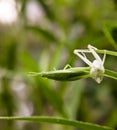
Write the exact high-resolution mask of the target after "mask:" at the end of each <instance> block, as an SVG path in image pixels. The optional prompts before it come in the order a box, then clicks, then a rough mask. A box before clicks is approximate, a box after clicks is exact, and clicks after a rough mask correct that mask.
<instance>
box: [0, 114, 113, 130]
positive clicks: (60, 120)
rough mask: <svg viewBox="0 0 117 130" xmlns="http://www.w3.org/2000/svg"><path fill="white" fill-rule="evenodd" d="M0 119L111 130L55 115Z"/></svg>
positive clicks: (89, 129) (87, 129) (94, 129)
mask: <svg viewBox="0 0 117 130" xmlns="http://www.w3.org/2000/svg"><path fill="white" fill-rule="evenodd" d="M0 120H23V121H31V122H39V123H40V122H42V123H51V124H61V125H67V126H74V127H77V128H80V129H82V130H112V128H110V127H107V126H100V125H97V124H92V123H87V122H82V121H75V120H70V119H64V118H56V117H46V116H32V117H0Z"/></svg>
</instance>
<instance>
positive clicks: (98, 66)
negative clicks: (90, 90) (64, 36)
mask: <svg viewBox="0 0 117 130" xmlns="http://www.w3.org/2000/svg"><path fill="white" fill-rule="evenodd" d="M96 50H97V48H95V47H93V46H91V45H88V50H83V49H75V50H74V54H76V55H77V56H79V57H80V58H81V59H82V60H83V61H84V62H85V63H86V64H88V65H89V67H90V75H91V77H92V78H93V79H95V81H96V82H97V83H101V81H102V80H103V75H104V72H105V68H104V62H105V58H106V52H105V53H104V56H103V59H101V58H100V56H99V55H98V54H97V53H96ZM85 53H92V55H93V56H94V58H95V60H94V61H93V62H91V61H90V60H89V59H87V57H86V55H85Z"/></svg>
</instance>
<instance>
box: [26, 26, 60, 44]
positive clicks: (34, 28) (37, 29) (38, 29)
mask: <svg viewBox="0 0 117 130" xmlns="http://www.w3.org/2000/svg"><path fill="white" fill-rule="evenodd" d="M25 28H26V29H27V30H31V31H33V32H34V33H37V34H39V35H41V36H42V37H44V38H45V39H47V40H49V41H52V42H56V41H58V40H57V37H56V36H55V35H54V34H53V33H52V32H50V31H48V30H46V29H43V28H41V27H39V26H26V27H25Z"/></svg>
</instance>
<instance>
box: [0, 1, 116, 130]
mask: <svg viewBox="0 0 117 130" xmlns="http://www.w3.org/2000/svg"><path fill="white" fill-rule="evenodd" d="M88 44H91V45H93V46H95V47H97V48H100V49H108V50H115V51H116V50H117V1H116V0H0V116H35V115H36V116H39V115H46V116H59V117H65V118H70V119H75V120H80V121H87V122H92V123H97V124H101V125H107V126H111V127H114V128H115V129H117V81H116V80H111V79H108V78H104V80H103V82H102V83H101V84H97V83H96V82H95V81H94V80H92V79H86V80H84V79H83V80H78V81H74V82H58V81H53V80H48V79H43V78H40V77H38V76H37V77H31V76H28V72H32V71H34V72H42V71H49V70H54V69H63V68H64V67H65V65H66V64H70V65H71V66H72V67H75V66H87V65H86V64H85V63H83V62H82V61H81V59H79V58H78V57H77V56H75V55H74V54H73V50H74V49H76V48H87V45H88ZM116 59H117V58H116V57H112V56H107V58H106V61H105V68H109V69H111V70H114V71H117V60H116ZM0 129H1V130H29V129H30V130H51V129H55V130H65V129H68V130H74V128H72V127H65V126H60V125H48V124H37V123H28V122H20V121H0Z"/></svg>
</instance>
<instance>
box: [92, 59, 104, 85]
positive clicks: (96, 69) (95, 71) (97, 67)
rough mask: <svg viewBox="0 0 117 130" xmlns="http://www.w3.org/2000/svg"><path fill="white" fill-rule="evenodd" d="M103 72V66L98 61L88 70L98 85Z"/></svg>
mask: <svg viewBox="0 0 117 130" xmlns="http://www.w3.org/2000/svg"><path fill="white" fill-rule="evenodd" d="M104 71H105V69H104V66H103V64H102V63H101V62H100V61H98V60H94V61H93V63H92V66H91V69H90V74H91V76H92V77H93V79H95V80H96V82H98V83H100V82H101V81H102V80H103V74H104Z"/></svg>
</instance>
